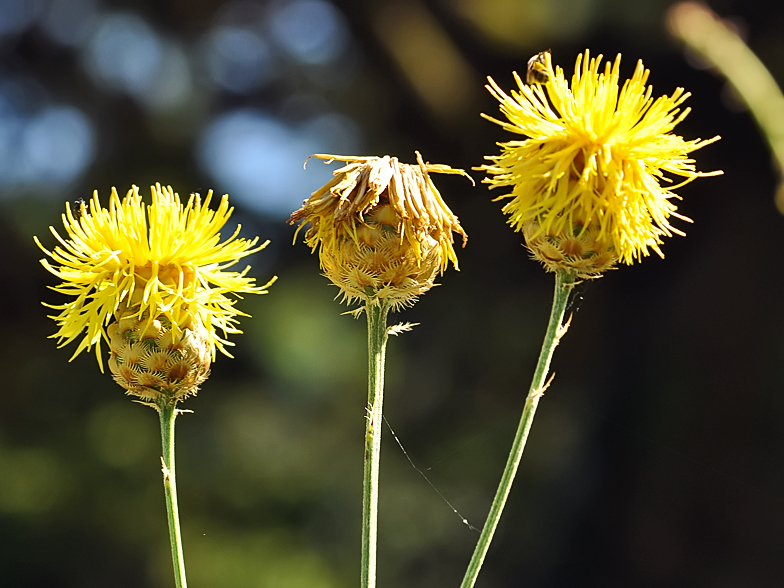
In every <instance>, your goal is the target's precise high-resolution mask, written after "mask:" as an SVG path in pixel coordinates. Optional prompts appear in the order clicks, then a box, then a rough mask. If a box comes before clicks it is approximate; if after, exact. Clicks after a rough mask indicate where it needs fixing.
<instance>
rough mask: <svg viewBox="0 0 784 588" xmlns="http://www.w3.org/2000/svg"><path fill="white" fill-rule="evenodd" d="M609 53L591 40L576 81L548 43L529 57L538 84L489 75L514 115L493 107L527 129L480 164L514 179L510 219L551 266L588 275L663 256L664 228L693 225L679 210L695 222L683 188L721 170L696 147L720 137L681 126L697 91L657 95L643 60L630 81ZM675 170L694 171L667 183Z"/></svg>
mask: <svg viewBox="0 0 784 588" xmlns="http://www.w3.org/2000/svg"><path fill="white" fill-rule="evenodd" d="M601 61H602V57H601V56H599V57H598V58H594V59H591V58H590V55H589V52H588V51H587V50H586V51H585V54H584V55H578V56H577V62H576V64H575V73H574V75H573V76H572V79H571V83H569V82H568V81H567V80H566V77H565V75H564V72H563V70H562V69H561V68H560V67H556V68H555V70H553V66H552V63H551V59H550V52H549V51H548V52H545V53H542V54H540V55H538V56H536V57H535V58H533V59H532V60H531V62H529V73H528V80H529V84H526V83H524V82H523V81H522V80H521V79H520V77H519V76H518V75H517V73H515V74H514V75H515V79H516V81H517V85H518V89H519V91H514V90H513V91H512V92H511V96H509V95H507V94H506V93H504V91H503V90H501V89H500V88H499V87H498V85H497V84H496V83H495V82H494V81H493V80H492V79H491V78H488V80H489V82H490V84H489V85H488V86H487V89H488V90H489V91H490V93H491V94H492V95H493V96H495V98H497V99H498V101H499V102H500V103H501V112H502V113H503V114H504V115H505V116H506V118H507V119H508V120H509V122H504V121H500V120H496V119H494V118H492V117H489V116H487V115H483V116H484V117H485V118H487V119H488V120H490V121H492V122H495V123H497V124H499V125H501V126H502V127H503V128H504V129H506V130H507V131H510V132H512V133H515V134H517V135H523V136H524V137H525V138H524V139H522V140H517V141H509V142H507V143H500V144H499V145H500V146H501V155H497V156H489V157H487V158H486V159H488V160H490V161H491V162H492V164H489V165H484V166H482V167H481V168H480V169H482V170H484V171H486V172H487V173H488V174H489V177H488V178H485V180H484V181H485V182H487V183H489V184H490V187H491V188H496V187H510V188H511V193H510V194H505V195H503V196H501V197H500V198H499V199H502V198H511V201H509V202H508V203H507V204H506V205H505V206H504V208H503V211H504V213H506V214H508V215H509V221H508V222H509V224H510V225H512V227H514V229H515V230H517V231H522V232H523V233H524V234H525V236H526V242H527V243H528V245H529V247H530V248H531V249H532V252H533V253H534V256H535V257H536V258H537V259H539V260H540V261H543V262H544V263H545V265H546V266H547V268H548V269H550V270H553V269H556V268H558V267H566V268H570V269H572V270H574V271H576V272H577V273H578V275H585V276H591V275H597V274H598V273H601V271H603V270H604V269H607V268H608V267H611V266H612V265H613V264H614V263H615V262H616V261H619V260H620V261H622V262H624V263H627V264H631V263H633V262H634V261H639V260H640V259H641V258H642V257H643V256H647V255H649V249H651V250H653V251H655V252H656V253H657V254H658V255H660V256H662V257H663V254H662V252H661V249H660V248H659V245H661V244H662V239H661V238H662V237H663V236H668V237H669V236H672V234H678V235H683V233H682V232H681V231H680V230H678V229H676V228H675V227H673V226H672V225H670V222H669V217H671V216H674V217H677V218H680V219H681V220H684V221H687V222H691V221H690V219H688V218H687V217H685V216H683V215H680V214H678V213H677V207H676V206H675V204H674V203H673V199H677V198H678V196H677V195H676V194H674V193H673V190H675V189H677V188H679V187H680V186H683V185H684V184H687V183H689V182H691V181H692V180H694V179H695V178H698V177H702V176H712V175H718V174H720V173H721V172H711V173H702V172H697V171H696V170H695V166H694V160H692V159H690V158H689V157H688V154H689V153H691V152H692V151H694V150H696V149H699V148H700V147H703V146H705V145H708V144H709V143H712V142H714V141H716V140H718V139H719V137H714V138H712V139H708V140H704V141H703V140H699V139H697V140H693V141H685V140H684V139H683V138H682V137H680V136H678V135H674V134H672V132H671V131H672V130H673V128H674V127H675V125H677V124H678V123H679V122H681V121H682V120H683V119H684V118H685V117H686V115H687V114H688V113H689V110H690V109H688V108H686V109H684V110H683V111H681V110H680V108H679V107H680V105H681V104H682V103H683V101H684V100H686V99H687V98H688V97H689V95H690V94H689V93H687V92H684V90H683V88H677V89H676V90H675V91H674V92H673V93H672V95H671V96H661V97H659V98H656V99H653V98H652V97H651V94H652V87H651V86H649V85H646V82H647V80H648V74H649V71H648V70H647V69H645V68H644V67H643V65H642V62H641V61H639V62H638V63H637V67H636V69H635V71H634V75H633V76H632V78H631V79H629V80H626V81H625V82H624V84H623V86H622V87H620V86H619V70H620V63H621V56H620V55H618V56H617V57H616V58H615V61H614V62H613V63H612V64H610V63H609V62H607V63H605V65H604V68H603V71H600V64H601ZM672 176H678V177H681V178H684V179H683V181H681V182H680V183H679V184H677V185H674V186H666V184H668V183H670V182H672ZM662 184H665V185H662ZM540 245H541V246H543V247H544V249H546V251H542V247H540Z"/></svg>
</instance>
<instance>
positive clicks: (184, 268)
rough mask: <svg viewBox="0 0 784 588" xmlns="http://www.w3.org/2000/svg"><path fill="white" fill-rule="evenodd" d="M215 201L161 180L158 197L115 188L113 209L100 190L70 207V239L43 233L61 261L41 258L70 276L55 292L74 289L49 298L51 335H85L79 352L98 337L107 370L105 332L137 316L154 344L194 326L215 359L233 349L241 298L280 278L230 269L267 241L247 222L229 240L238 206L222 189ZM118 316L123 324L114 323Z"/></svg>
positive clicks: (140, 332) (138, 334) (176, 339)
mask: <svg viewBox="0 0 784 588" xmlns="http://www.w3.org/2000/svg"><path fill="white" fill-rule="evenodd" d="M211 199H212V192H211V191H210V192H209V193H208V194H207V197H206V198H205V199H204V201H202V199H201V197H200V196H199V195H198V194H192V195H191V197H190V198H189V199H188V202H187V204H185V205H183V203H181V202H180V197H179V196H178V195H177V194H176V193H175V192H174V191H172V189H171V188H170V187H161V185H160V184H156V185H155V186H153V187H152V204H150V205H145V204H143V203H142V198H141V196H140V195H139V191H138V188H137V187H136V186H133V188H132V189H131V190H129V191H128V193H127V195H126V196H125V198H123V199H122V200H120V198H119V196H118V195H117V191H116V190H115V189H114V188H112V194H111V197H110V199H109V206H108V208H103V207H102V206H101V204H100V202H99V200H98V193H97V192H95V193H94V194H93V197H92V199H91V200H90V202H89V207H87V206H83V207H82V209H81V212H80V213H79V211H77V214H76V216H75V215H74V214H73V213H72V212H71V209H70V207H67V208H66V213H65V214H64V215H63V224H64V225H65V230H66V233H67V238H63V237H61V236H60V234H59V233H58V232H57V231H56V230H55V229H54V228H53V227H50V229H51V231H52V233H53V234H54V236H55V238H56V239H57V240H58V241H59V243H60V245H58V246H57V247H55V248H54V250H53V251H49V250H47V249H46V248H44V247H43V245H41V243H40V242H39V241H38V239H37V238H36V239H35V241H36V243H38V246H39V247H41V249H42V250H43V251H44V252H45V253H46V254H47V255H48V256H49V257H50V258H51V259H52V261H53V263H50V261H49V260H48V259H42V260H41V263H42V264H43V266H44V267H45V268H46V269H47V270H49V271H50V272H51V273H53V274H54V275H55V276H57V277H58V278H60V279H61V280H62V283H61V284H60V285H58V286H55V287H53V290H55V291H57V292H60V293H62V294H65V295H67V296H72V297H74V299H73V300H70V301H69V302H66V303H64V304H60V305H47V306H50V308H54V309H56V310H59V311H60V313H59V314H58V315H56V316H52V317H51V318H53V319H54V320H55V321H56V322H57V325H58V326H59V330H58V332H57V333H55V334H54V335H52V337H56V338H57V339H58V341H59V346H60V347H62V346H64V345H67V344H68V343H70V342H71V341H73V340H74V339H77V338H78V337H80V336H82V334H84V336H83V337H82V339H81V341H80V342H79V345H78V346H77V348H76V351H75V352H74V354H73V357H76V356H77V355H78V354H79V353H81V352H82V351H84V350H85V349H90V348H91V347H92V346H93V345H95V350H96V356H97V358H98V363H99V365H100V366H101V370H103V361H102V354H101V350H100V348H101V339H104V340H105V341H107V342H110V335H112V336H114V337H115V338H116V331H117V329H116V325H117V324H118V322H120V321H122V320H125V321H127V320H128V319H133V320H134V321H136V323H139V322H141V323H143V325H142V327H141V328H139V327H138V325H136V326H133V327H129V328H128V330H127V333H128V336H127V337H128V338H129V341H130V340H131V339H133V341H137V340H138V339H139V338H144V337H146V336H149V338H150V345H152V346H158V345H159V344H161V341H158V342H157V343H156V342H155V338H156V337H158V338H159V339H160V337H164V338H165V339H166V340H167V341H168V343H170V344H171V343H172V342H173V343H174V344H175V346H176V345H179V343H180V342H181V340H182V339H183V337H185V335H186V334H184V333H183V331H184V330H188V332H189V333H196V334H198V337H199V339H200V340H203V345H205V346H206V349H207V350H208V353H207V355H208V356H209V355H211V358H212V359H214V358H215V352H216V349H218V350H220V351H221V352H222V353H224V354H226V355H229V356H230V354H229V353H228V351H227V350H226V346H228V345H232V343H231V342H229V341H227V340H226V336H227V334H228V333H240V332H241V331H239V330H238V329H237V324H238V320H237V316H247V315H245V314H244V313H243V312H241V311H239V310H238V309H237V308H235V306H234V305H235V303H236V298H240V294H243V293H249V294H264V293H266V288H267V287H268V286H269V285H270V284H272V282H273V281H274V280H275V279H274V278H273V279H272V280H271V281H270V282H269V283H267V284H265V285H264V286H261V287H259V286H256V285H255V278H253V277H248V276H247V275H246V274H247V272H248V270H249V269H250V268H249V267H246V268H245V269H244V270H242V271H241V272H236V271H226V269H227V268H229V267H231V266H233V265H234V264H235V263H237V261H238V260H239V259H241V258H243V257H246V256H248V255H250V254H252V253H255V252H257V251H260V250H261V249H263V248H264V247H266V245H267V243H263V244H261V245H259V246H256V243H257V241H258V238H254V239H253V240H250V241H249V240H247V239H241V238H237V234H238V232H239V230H240V227H239V226H238V227H237V229H236V231H235V232H234V234H233V235H232V236H231V237H229V238H228V239H226V240H225V241H223V242H222V243H221V242H220V240H221V235H220V230H221V228H222V227H223V225H224V224H225V223H226V221H227V220H228V219H229V217H230V216H231V213H232V211H233V208H230V207H229V201H228V197H227V196H223V198H222V199H221V201H220V204H219V206H218V208H217V210H211V209H210V208H209V203H210V201H211ZM112 317H114V320H115V322H114V323H113V324H112V327H114V328H113V329H107V328H108V327H109V323H110V321H112ZM161 325H163V327H162V326H161ZM134 329H135V331H134ZM132 331H134V333H135V334H134V335H133V337H131V335H130V333H131V332H132ZM164 332H165V334H164ZM200 345H202V343H200ZM128 352H130V351H128ZM195 353H196V355H203V353H202V352H200V351H198V350H197V352H195ZM113 354H114V355H116V354H115V353H114V348H113ZM114 355H113V359H114ZM73 357H72V359H73ZM139 361H141V362H143V361H152V360H150V359H149V358H147V359H144V358H139ZM154 361H156V362H157V361H158V360H154ZM172 361H173V360H172ZM172 365H173V364H172ZM169 367H170V368H171V366H169ZM113 368H114V365H113ZM150 369H152V368H150ZM172 369H174V370H175V372H176V371H177V369H178V368H176V367H174V368H172ZM112 371H113V373H115V376H116V378H115V379H117V373H116V372H115V370H114V369H112ZM153 371H155V370H153ZM204 375H205V377H206V373H205V374H204ZM118 381H119V380H118ZM121 384H122V382H121Z"/></svg>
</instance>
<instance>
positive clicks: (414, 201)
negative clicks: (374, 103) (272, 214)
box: [289, 153, 470, 307]
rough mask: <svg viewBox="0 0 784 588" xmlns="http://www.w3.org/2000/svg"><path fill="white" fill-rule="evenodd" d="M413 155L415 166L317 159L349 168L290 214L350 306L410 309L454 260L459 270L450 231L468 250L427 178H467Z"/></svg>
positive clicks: (373, 160) (369, 159)
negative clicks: (383, 305) (358, 302)
mask: <svg viewBox="0 0 784 588" xmlns="http://www.w3.org/2000/svg"><path fill="white" fill-rule="evenodd" d="M416 155H417V162H418V164H417V165H408V164H404V163H400V162H398V160H397V158H395V157H389V156H385V157H340V156H335V155H314V157H317V158H319V159H324V160H327V161H328V162H329V161H333V160H338V161H343V162H347V164H348V165H346V166H344V167H342V168H340V169H338V170H336V171H335V172H334V178H332V180H330V181H329V182H328V183H327V184H326V185H325V186H323V187H322V188H320V189H319V190H317V191H316V192H314V193H313V195H312V196H311V197H310V199H308V200H306V201H305V202H304V203H303V205H302V208H300V209H299V210H297V211H295V212H294V213H292V215H291V218H290V219H289V223H290V224H294V223H300V227H299V228H301V227H302V226H303V225H304V224H308V225H309V226H308V229H307V230H306V232H305V242H306V243H307V244H308V245H310V247H311V249H313V250H315V249H316V248H317V247H318V249H319V259H320V261H321V268H322V269H323V270H324V274H325V275H326V276H327V277H328V278H329V279H330V280H331V281H332V282H333V283H334V284H335V285H336V286H338V287H339V288H340V289H341V292H342V294H343V298H344V300H346V301H348V302H352V301H353V300H356V299H358V300H363V301H364V302H365V303H377V302H381V301H384V302H386V303H389V304H390V305H391V306H393V307H399V306H405V305H407V304H412V303H413V302H414V301H415V300H416V297H417V296H418V295H419V294H422V293H423V292H425V291H427V290H428V289H430V287H431V286H432V285H433V280H434V279H435V276H436V274H438V273H439V272H443V271H444V269H446V266H447V264H448V263H449V262H450V261H451V262H452V265H454V267H455V269H458V266H457V255H456V254H455V250H454V248H453V246H452V245H453V243H454V239H453V235H452V233H453V232H456V233H459V234H460V235H462V237H463V245H464V246H465V241H466V239H467V236H466V233H465V231H463V228H462V227H461V226H460V222H459V221H458V220H457V217H456V216H455V215H454V214H452V211H450V210H449V207H447V205H446V204H445V203H444V201H443V200H442V199H441V195H440V194H439V193H438V190H437V189H436V187H435V185H434V184H433V181H432V180H431V179H430V174H431V173H434V172H435V173H444V174H462V175H465V176H467V174H466V173H465V172H464V171H463V170H460V169H453V168H451V167H449V166H447V165H433V164H429V163H425V162H424V161H422V157H421V156H420V154H419V153H417V154H416ZM467 177H468V176H467ZM469 179H470V178H469ZM298 231H299V229H298ZM295 239H296V235H295Z"/></svg>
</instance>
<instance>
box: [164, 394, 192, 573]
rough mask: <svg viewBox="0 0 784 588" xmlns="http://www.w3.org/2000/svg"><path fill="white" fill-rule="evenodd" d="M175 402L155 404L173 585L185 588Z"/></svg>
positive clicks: (167, 401)
mask: <svg viewBox="0 0 784 588" xmlns="http://www.w3.org/2000/svg"><path fill="white" fill-rule="evenodd" d="M176 407H177V401H176V400H172V399H168V398H165V397H164V396H161V397H160V398H159V400H158V402H157V409H158V415H160V417H161V443H162V445H163V457H162V458H161V462H162V469H163V489H164V492H165V494H166V514H167V515H168V518H169V541H170V542H171V552H172V564H173V565H174V584H175V586H176V587H177V588H187V586H188V582H187V581H186V580H185V561H184V559H183V555H182V538H181V537H180V514H179V511H178V509H177V479H176V477H175V474H174V419H175V418H176V417H177V408H176Z"/></svg>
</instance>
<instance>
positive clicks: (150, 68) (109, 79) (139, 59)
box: [87, 14, 163, 96]
mask: <svg viewBox="0 0 784 588" xmlns="http://www.w3.org/2000/svg"><path fill="white" fill-rule="evenodd" d="M162 60H163V50H162V47H161V41H160V40H159V39H158V36H157V35H156V34H155V32H154V31H153V30H152V29H151V28H150V27H149V25H147V23H146V22H144V20H142V19H141V18H140V17H139V16H136V15H135V14H115V15H111V16H107V17H105V18H104V20H103V21H102V22H101V24H100V26H99V28H98V31H97V32H96V34H95V36H94V37H93V38H92V40H91V42H90V46H89V48H88V62H87V69H88V71H89V72H90V74H91V75H92V76H93V77H94V78H95V79H96V81H97V82H98V83H102V84H105V85H106V86H109V87H110V88H112V89H114V90H119V91H124V92H128V93H129V94H132V95H134V96H140V95H142V94H143V93H144V92H146V91H147V90H148V89H149V88H150V86H151V85H152V83H153V81H154V80H155V78H156V75H157V73H158V68H159V67H160V66H161V62H162Z"/></svg>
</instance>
